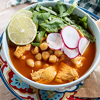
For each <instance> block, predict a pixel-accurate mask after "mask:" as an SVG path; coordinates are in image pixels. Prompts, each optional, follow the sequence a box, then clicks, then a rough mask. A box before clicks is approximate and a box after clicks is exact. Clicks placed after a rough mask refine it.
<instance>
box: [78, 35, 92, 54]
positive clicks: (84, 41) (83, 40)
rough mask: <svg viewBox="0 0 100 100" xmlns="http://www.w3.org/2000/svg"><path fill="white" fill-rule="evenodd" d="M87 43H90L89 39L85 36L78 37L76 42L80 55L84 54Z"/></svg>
mask: <svg viewBox="0 0 100 100" xmlns="http://www.w3.org/2000/svg"><path fill="white" fill-rule="evenodd" d="M89 43H90V41H89V40H88V39H87V38H85V37H81V38H80V39H79V42H78V51H79V53H80V54H81V55H83V54H84V52H85V50H86V48H87V47H88V45H89Z"/></svg>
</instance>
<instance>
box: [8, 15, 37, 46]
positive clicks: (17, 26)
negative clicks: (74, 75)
mask: <svg viewBox="0 0 100 100" xmlns="http://www.w3.org/2000/svg"><path fill="white" fill-rule="evenodd" d="M7 33H8V37H9V39H10V40H11V41H12V42H13V43H14V44H16V45H26V44H29V43H31V42H32V41H33V40H34V39H35V37H36V34H37V28H36V25H35V23H34V22H33V21H32V19H31V18H28V17H26V16H20V17H17V18H14V19H13V20H11V22H10V23H9V25H8V28H7Z"/></svg>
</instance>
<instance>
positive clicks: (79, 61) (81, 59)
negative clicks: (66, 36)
mask: <svg viewBox="0 0 100 100" xmlns="http://www.w3.org/2000/svg"><path fill="white" fill-rule="evenodd" d="M84 60H85V57H82V56H77V57H76V58H73V59H71V61H72V62H73V63H74V64H75V67H76V68H80V67H81V66H82V65H83V62H84Z"/></svg>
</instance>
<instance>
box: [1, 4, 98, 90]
mask: <svg viewBox="0 0 100 100" xmlns="http://www.w3.org/2000/svg"><path fill="white" fill-rule="evenodd" d="M21 11H22V12H24V13H25V14H26V15H25V14H24V15H23V13H22V15H20V12H21ZM21 11H19V12H17V14H18V13H19V15H20V16H18V15H17V14H15V15H14V16H16V15H17V17H14V16H13V18H12V19H11V21H10V22H9V24H8V26H7V28H6V29H5V32H4V34H3V40H2V47H3V51H4V54H5V58H6V60H7V62H8V64H9V66H10V68H11V69H12V70H13V71H14V73H15V74H16V75H17V76H18V77H19V78H21V79H22V80H23V81H24V82H26V83H27V84H29V85H31V86H33V87H35V88H38V89H43V90H53V91H65V90H66V89H67V88H69V87H72V86H74V85H76V84H78V83H79V82H81V81H83V80H85V79H86V78H87V77H88V76H89V75H90V74H91V72H92V71H93V70H94V69H95V67H96V65H97V64H98V62H99V57H100V46H99V45H100V39H99V37H100V32H99V29H98V27H97V25H96V23H95V21H94V20H93V19H92V18H91V17H90V16H89V15H88V14H87V13H85V12H84V11H82V10H81V9H79V8H78V7H77V4H76V3H74V4H73V5H69V4H64V3H62V2H42V3H36V4H33V5H30V6H28V7H26V8H24V10H21ZM28 11H29V12H28ZM26 12H28V13H26ZM30 14H32V15H31V17H30V16H28V15H30ZM21 21H22V22H21ZM23 23H24V24H23ZM29 23H30V25H29ZM21 25H22V26H21ZM15 26H16V27H15ZM26 29H28V31H27V30H26ZM17 30H18V31H17ZM25 31H26V32H27V33H28V35H23V36H21V34H26V32H25ZM18 32H19V33H20V36H19V35H18V34H19V33H18ZM16 33H17V35H16ZM31 33H32V34H33V33H34V34H33V35H34V36H33V37H32V34H31ZM29 35H31V37H32V38H34V39H33V40H32V41H30V42H29V43H28V42H27V43H26V41H25V43H23V42H22V43H21V40H23V38H24V37H25V36H27V37H28V36H29ZM11 37H13V38H11ZM19 37H21V40H20V38H19ZM13 40H15V41H13ZM26 40H27V41H29V40H31V38H30V39H28V38H26Z"/></svg>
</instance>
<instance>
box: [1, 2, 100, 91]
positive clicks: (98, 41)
mask: <svg viewBox="0 0 100 100" xmlns="http://www.w3.org/2000/svg"><path fill="white" fill-rule="evenodd" d="M56 3H57V2H54V1H50V2H42V3H36V4H33V5H30V6H28V7H26V8H24V9H27V10H29V9H30V7H35V6H36V5H37V4H40V5H42V6H47V7H48V6H52V7H55V5H56ZM66 5H67V7H69V6H70V5H69V4H66ZM73 14H77V15H78V16H80V17H84V16H85V15H87V13H85V12H84V11H82V10H80V9H79V8H76V9H75V10H74V12H73ZM87 17H88V26H89V27H90V28H91V29H92V31H93V34H94V36H95V38H96V56H95V59H94V61H93V63H92V65H91V67H90V69H89V70H88V71H87V72H86V73H85V74H84V75H83V76H82V77H80V78H79V79H78V80H76V81H73V82H70V83H66V84H61V85H45V84H40V83H37V82H34V81H32V80H30V79H28V78H26V77H24V76H23V75H21V74H20V73H19V72H18V71H17V70H16V69H15V67H14V66H13V64H12V62H11V60H10V56H9V50H8V42H7V34H6V30H5V32H4V35H3V41H2V42H3V43H2V46H3V51H4V54H5V57H6V60H7V62H8V64H9V66H10V68H11V69H12V70H13V72H14V73H15V74H16V75H17V76H18V77H19V78H21V79H22V80H23V81H24V82H26V83H28V84H29V85H31V86H33V87H35V88H38V89H43V90H52V91H60V92H62V91H65V90H66V88H68V87H71V86H74V85H76V84H78V83H79V82H81V81H83V80H84V79H85V78H86V77H87V76H89V75H90V74H91V72H92V71H93V70H94V69H95V67H96V66H97V64H98V62H99V57H100V39H99V38H100V32H99V29H98V27H97V25H96V23H95V21H94V20H93V19H92V18H91V17H90V16H89V15H87Z"/></svg>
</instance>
